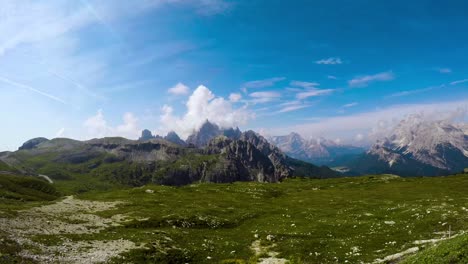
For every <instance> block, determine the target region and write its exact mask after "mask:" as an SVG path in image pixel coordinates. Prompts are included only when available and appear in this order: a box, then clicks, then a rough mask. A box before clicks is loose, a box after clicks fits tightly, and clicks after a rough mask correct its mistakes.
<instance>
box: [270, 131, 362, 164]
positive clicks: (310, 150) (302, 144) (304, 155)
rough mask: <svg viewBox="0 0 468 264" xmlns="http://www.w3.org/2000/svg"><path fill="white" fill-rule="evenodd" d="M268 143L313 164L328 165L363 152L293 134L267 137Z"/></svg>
mask: <svg viewBox="0 0 468 264" xmlns="http://www.w3.org/2000/svg"><path fill="white" fill-rule="evenodd" d="M268 141H270V142H271V143H272V144H274V145H276V146H277V147H278V148H280V149H281V150H282V151H284V152H285V153H286V154H288V155H289V156H291V157H293V158H296V159H300V160H303V161H307V162H312V163H315V164H325V165H328V164H332V163H336V162H337V161H339V160H340V159H342V158H343V157H346V156H352V155H357V154H361V153H363V152H364V150H363V149H362V148H359V147H354V146H349V145H342V144H338V143H336V142H334V141H331V140H328V139H325V138H317V139H308V140H307V139H304V138H303V137H302V136H301V135H299V134H298V133H295V132H292V133H290V134H289V135H286V136H273V137H269V138H268Z"/></svg>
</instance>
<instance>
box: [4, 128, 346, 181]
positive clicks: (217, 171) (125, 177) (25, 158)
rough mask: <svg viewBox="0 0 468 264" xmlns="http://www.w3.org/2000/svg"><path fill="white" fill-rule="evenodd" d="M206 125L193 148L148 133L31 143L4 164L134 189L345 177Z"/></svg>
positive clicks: (249, 134)
mask: <svg viewBox="0 0 468 264" xmlns="http://www.w3.org/2000/svg"><path fill="white" fill-rule="evenodd" d="M203 127H205V129H201V130H200V131H198V132H196V133H194V136H193V137H192V139H193V141H191V142H193V143H190V144H187V143H185V142H183V141H182V140H181V139H180V138H179V137H178V136H177V134H176V133H174V132H171V133H169V134H168V135H167V136H166V137H164V138H162V137H160V136H153V135H152V134H151V133H148V131H143V132H142V137H141V138H140V139H139V140H129V139H125V138H118V137H114V138H100V139H92V140H88V141H78V140H72V139H66V138H56V139H51V140H48V139H44V138H38V139H32V140H29V141H28V142H26V143H25V144H24V145H23V146H22V147H21V148H20V149H19V150H18V151H15V152H5V153H1V155H0V161H1V162H2V164H4V166H2V167H7V168H8V167H11V168H15V169H17V170H18V171H20V172H22V173H25V174H29V175H38V174H43V175H47V176H49V177H50V178H52V179H53V180H54V181H56V180H77V179H79V178H80V177H84V176H81V175H85V176H86V177H92V178H96V179H97V180H99V181H102V182H109V181H110V182H115V183H118V184H125V185H130V186H140V185H144V184H147V183H156V184H165V185H184V184H190V183H195V182H219V183H225V182H234V181H259V182H277V181H281V180H282V179H285V178H288V177H291V176H307V177H315V178H329V177H338V176H340V174H339V173H336V172H334V171H333V170H331V169H329V168H328V167H317V166H315V165H312V164H309V163H305V162H299V161H297V160H295V159H292V158H290V157H288V156H286V155H285V154H284V153H283V152H282V151H281V150H280V149H278V148H277V147H275V146H273V145H271V144H270V143H269V142H268V141H267V140H266V139H265V138H263V137H262V136H260V135H259V134H257V133H255V132H253V131H246V132H240V130H239V129H219V128H218V127H217V126H216V125H213V124H208V123H207V124H205V125H204V126H203ZM203 127H202V128H203ZM213 132H214V133H213ZM220 134H221V135H220ZM204 142H207V143H206V145H204V146H200V147H196V146H195V143H196V144H198V145H199V144H202V143H204ZM298 172H299V173H300V175H298V174H297V173H298Z"/></svg>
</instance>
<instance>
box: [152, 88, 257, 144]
mask: <svg viewBox="0 0 468 264" xmlns="http://www.w3.org/2000/svg"><path fill="white" fill-rule="evenodd" d="M253 117H254V116H253V115H252V114H251V113H249V112H248V111H247V109H246V107H245V106H243V107H240V108H234V107H233V104H232V102H231V101H229V100H225V99H224V98H222V97H216V96H215V95H214V94H213V92H212V91H211V90H209V89H208V88H207V87H205V86H203V85H200V86H198V87H197V89H195V90H194V91H193V93H192V95H191V96H190V97H189V99H188V101H187V103H186V112H185V114H183V115H182V116H177V115H175V114H174V109H173V108H172V107H171V106H169V105H164V106H163V108H162V114H161V127H160V128H159V129H158V131H159V132H161V133H162V134H164V133H166V132H168V131H171V130H173V131H175V132H176V133H177V134H179V135H180V136H181V137H182V138H186V137H188V136H189V135H190V134H191V133H193V131H194V130H197V129H199V128H200V127H201V126H202V125H203V123H204V122H205V121H206V120H209V121H210V122H212V123H215V124H217V125H218V126H220V127H233V126H239V125H244V124H246V123H247V121H248V120H250V119H251V118H253Z"/></svg>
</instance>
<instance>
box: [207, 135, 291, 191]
mask: <svg viewBox="0 0 468 264" xmlns="http://www.w3.org/2000/svg"><path fill="white" fill-rule="evenodd" d="M206 152H207V153H208V154H221V155H222V156H223V157H225V158H226V160H227V161H229V163H230V164H231V165H232V166H231V167H233V166H234V165H236V166H237V168H236V170H235V171H238V172H243V171H247V172H249V178H248V179H245V180H254V181H260V182H277V181H280V180H282V179H284V178H287V177H290V176H291V175H292V171H293V170H292V169H291V168H290V167H289V166H288V165H287V163H286V156H285V155H284V154H283V153H282V152H281V151H280V150H279V149H277V148H276V147H274V146H272V145H270V144H269V143H268V141H266V140H265V139H264V138H263V137H261V136H259V135H257V134H255V133H254V132H253V131H247V132H245V133H242V135H241V136H240V139H238V140H235V139H230V138H227V137H224V136H221V137H218V138H215V139H213V140H212V141H210V142H209V144H208V146H207V147H206Z"/></svg>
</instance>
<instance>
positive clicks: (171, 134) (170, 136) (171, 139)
mask: <svg viewBox="0 0 468 264" xmlns="http://www.w3.org/2000/svg"><path fill="white" fill-rule="evenodd" d="M164 139H165V140H167V141H169V142H172V143H174V144H177V145H181V146H186V145H187V143H185V141H183V140H182V139H180V137H179V135H177V133H176V132H174V131H171V132H169V133H167V135H166V136H165V137H164Z"/></svg>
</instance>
